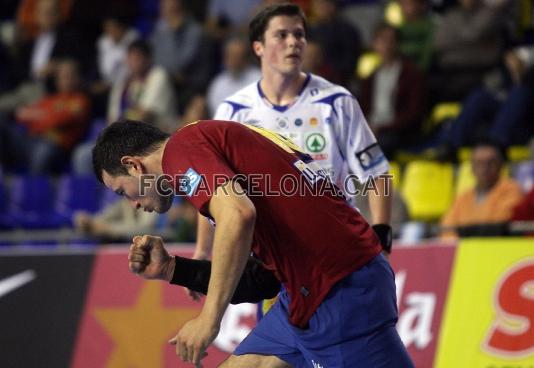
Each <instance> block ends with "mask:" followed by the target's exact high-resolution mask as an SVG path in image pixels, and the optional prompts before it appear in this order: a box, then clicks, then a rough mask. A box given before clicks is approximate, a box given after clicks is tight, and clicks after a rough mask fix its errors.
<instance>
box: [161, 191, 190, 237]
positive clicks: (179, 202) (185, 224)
mask: <svg viewBox="0 0 534 368" xmlns="http://www.w3.org/2000/svg"><path fill="white" fill-rule="evenodd" d="M166 215H167V221H166V222H167V228H168V229H169V230H170V232H171V235H170V236H171V237H172V240H173V241H175V242H179V243H194V242H195V241H196V235H197V210H196V208H195V207H194V206H193V205H192V204H191V203H189V202H188V201H185V200H183V198H180V197H176V198H175V200H174V202H173V205H172V207H171V208H170V209H169V211H168V212H167V214H166Z"/></svg>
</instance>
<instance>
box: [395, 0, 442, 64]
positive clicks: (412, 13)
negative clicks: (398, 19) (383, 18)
mask: <svg viewBox="0 0 534 368" xmlns="http://www.w3.org/2000/svg"><path fill="white" fill-rule="evenodd" d="M399 3H400V7H401V11H402V16H403V19H404V21H403V23H402V24H401V25H400V27H399V32H400V43H399V48H400V51H401V53H402V54H403V55H404V56H406V57H408V58H410V59H411V60H412V61H413V62H414V63H416V64H417V66H419V69H421V70H423V71H427V70H428V68H429V67H430V62H431V58H432V37H433V34H434V22H433V20H432V18H431V17H430V14H429V12H428V1H427V0H400V1H399Z"/></svg>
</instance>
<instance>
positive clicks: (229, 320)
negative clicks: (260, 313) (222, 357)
mask: <svg viewBox="0 0 534 368" xmlns="http://www.w3.org/2000/svg"><path fill="white" fill-rule="evenodd" d="M256 311H257V307H256V305H255V304H248V303H243V304H236V305H233V304H230V305H229V306H228V308H227V309H226V312H225V314H224V317H223V319H222V321H221V329H220V331H219V335H218V336H217V338H216V339H215V341H213V344H214V345H215V346H216V347H217V348H219V349H221V350H223V351H226V352H228V353H231V352H233V351H234V350H235V348H236V347H237V345H239V343H240V342H241V341H243V339H244V338H245V337H247V335H248V334H249V332H250V331H251V330H252V328H251V326H247V325H246V324H243V323H241V321H242V320H243V319H246V318H251V317H252V318H255V317H256Z"/></svg>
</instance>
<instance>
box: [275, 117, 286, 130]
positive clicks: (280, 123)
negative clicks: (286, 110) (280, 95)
mask: <svg viewBox="0 0 534 368" xmlns="http://www.w3.org/2000/svg"><path fill="white" fill-rule="evenodd" d="M276 122H277V123H278V127H279V128H282V129H284V128H287V125H288V124H287V119H286V118H277V119H276Z"/></svg>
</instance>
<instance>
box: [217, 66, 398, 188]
mask: <svg viewBox="0 0 534 368" xmlns="http://www.w3.org/2000/svg"><path fill="white" fill-rule="evenodd" d="M214 119H216V120H233V121H238V122H240V123H245V124H251V125H254V126H258V127H262V128H266V129H269V130H272V131H275V132H277V133H279V134H281V135H283V136H285V137H288V138H290V139H292V140H293V141H294V142H295V143H296V144H298V145H299V146H300V147H302V148H303V150H304V151H305V152H306V153H309V154H310V156H311V157H312V158H313V159H314V160H316V161H317V162H318V163H319V164H320V165H321V166H322V167H323V168H324V169H326V170H328V172H329V173H330V175H331V177H332V179H333V180H334V182H335V183H336V184H338V185H339V186H340V188H343V184H344V181H345V178H346V177H347V175H348V174H349V173H350V174H355V175H356V176H357V178H358V180H359V181H360V182H365V181H366V180H367V179H368V178H369V176H373V177H374V176H377V175H380V174H383V173H385V172H387V170H388V169H389V163H388V161H387V160H386V158H385V156H384V154H383V153H382V150H381V149H380V147H379V146H378V144H377V142H376V138H375V137H374V135H373V133H372V132H371V130H370V129H369V125H368V124H367V121H366V120H365V117H364V116H363V113H362V111H361V108H360V105H359V104H358V102H357V101H356V99H355V98H354V96H352V94H351V93H350V92H349V91H348V90H347V89H345V88H343V87H341V86H338V85H335V84H333V83H330V82H328V81H327V80H325V79H324V78H321V77H319V76H316V75H312V74H308V76H307V79H306V81H305V83H304V87H303V89H302V91H301V93H300V94H299V96H298V97H297V98H296V100H295V101H294V102H293V103H292V104H291V105H287V106H276V105H273V104H271V103H270V102H269V101H268V100H267V99H266V98H265V96H264V94H263V92H262V90H261V87H260V83H259V82H256V83H253V84H251V85H249V86H247V87H245V88H243V89H241V90H240V91H238V92H236V93H235V94H233V95H232V96H230V97H228V98H227V99H226V100H224V101H223V102H222V103H221V104H220V105H219V107H218V108H217V111H216V113H215V116H214Z"/></svg>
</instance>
